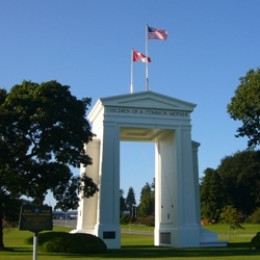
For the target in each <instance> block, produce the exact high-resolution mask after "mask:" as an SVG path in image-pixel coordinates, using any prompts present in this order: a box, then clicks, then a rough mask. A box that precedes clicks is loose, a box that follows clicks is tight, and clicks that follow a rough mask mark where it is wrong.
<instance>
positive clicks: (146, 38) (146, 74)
mask: <svg viewBox="0 0 260 260" xmlns="http://www.w3.org/2000/svg"><path fill="white" fill-rule="evenodd" d="M145 55H146V57H149V56H148V24H146V27H145ZM148 63H149V62H148V61H147V62H146V66H145V83H146V90H147V91H148V90H149V70H148Z"/></svg>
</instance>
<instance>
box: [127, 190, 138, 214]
mask: <svg viewBox="0 0 260 260" xmlns="http://www.w3.org/2000/svg"><path fill="white" fill-rule="evenodd" d="M126 205H127V208H128V210H129V211H130V215H131V216H132V214H133V206H135V205H136V200H135V192H134V189H133V187H130V188H129V190H128V193H127V196H126Z"/></svg>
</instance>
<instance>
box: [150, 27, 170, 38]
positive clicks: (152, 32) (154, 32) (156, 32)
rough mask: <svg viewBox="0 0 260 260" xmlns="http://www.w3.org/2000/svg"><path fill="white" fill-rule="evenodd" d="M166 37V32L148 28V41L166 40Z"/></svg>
mask: <svg viewBox="0 0 260 260" xmlns="http://www.w3.org/2000/svg"><path fill="white" fill-rule="evenodd" d="M167 36H168V32H167V31H166V30H161V29H157V28H152V27H150V26H148V39H155V40H166V39H167Z"/></svg>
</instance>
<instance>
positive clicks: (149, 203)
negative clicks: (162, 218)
mask: <svg viewBox="0 0 260 260" xmlns="http://www.w3.org/2000/svg"><path fill="white" fill-rule="evenodd" d="M152 187H153V186H152V185H150V184H149V183H146V184H145V186H144V187H143V188H142V191H141V199H140V204H139V206H138V215H139V216H140V217H147V216H150V215H154V203H155V200H154V189H153V188H152Z"/></svg>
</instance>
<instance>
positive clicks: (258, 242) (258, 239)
mask: <svg viewBox="0 0 260 260" xmlns="http://www.w3.org/2000/svg"><path fill="white" fill-rule="evenodd" d="M251 244H252V247H253V248H254V249H260V232H258V233H257V234H256V235H255V236H254V237H253V238H252V240H251Z"/></svg>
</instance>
